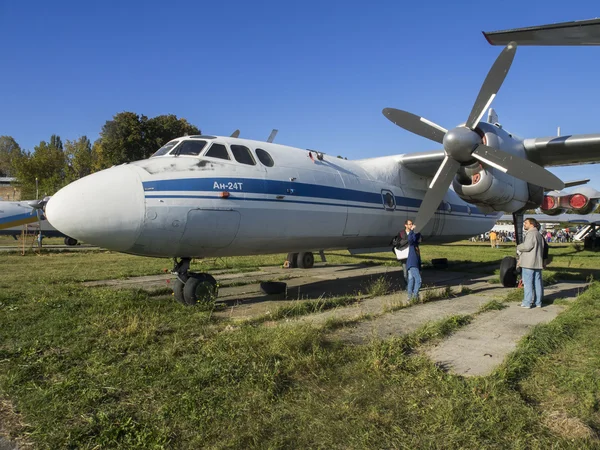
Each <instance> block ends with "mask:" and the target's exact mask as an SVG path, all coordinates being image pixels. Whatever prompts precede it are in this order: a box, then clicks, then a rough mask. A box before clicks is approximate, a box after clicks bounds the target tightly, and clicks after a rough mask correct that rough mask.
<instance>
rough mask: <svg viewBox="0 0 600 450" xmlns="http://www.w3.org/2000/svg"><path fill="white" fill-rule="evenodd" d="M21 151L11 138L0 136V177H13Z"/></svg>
mask: <svg viewBox="0 0 600 450" xmlns="http://www.w3.org/2000/svg"><path fill="white" fill-rule="evenodd" d="M22 156H23V151H22V150H21V147H19V144H17V142H16V141H15V140H14V139H13V137H12V136H0V177H13V176H15V173H16V165H17V161H18V159H20V158H21V157H22Z"/></svg>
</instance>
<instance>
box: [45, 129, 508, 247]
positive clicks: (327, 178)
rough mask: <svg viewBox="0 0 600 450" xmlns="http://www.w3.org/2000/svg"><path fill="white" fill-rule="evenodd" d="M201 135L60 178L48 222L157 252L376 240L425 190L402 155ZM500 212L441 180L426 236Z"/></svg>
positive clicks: (383, 242) (447, 236)
mask: <svg viewBox="0 0 600 450" xmlns="http://www.w3.org/2000/svg"><path fill="white" fill-rule="evenodd" d="M188 139H193V138H190V137H188V138H181V140H188ZM196 139H200V137H197V138H196ZM202 139H204V140H206V141H207V144H206V147H204V149H203V151H202V152H201V153H200V154H199V155H198V156H188V155H178V156H171V155H169V154H167V155H164V156H155V157H152V158H150V159H147V160H142V161H136V162H133V163H130V164H123V165H121V166H116V167H112V168H110V169H106V170H103V171H101V172H97V173H95V174H92V175H89V176H87V177H85V178H82V179H80V180H78V181H76V182H74V183H72V184H70V185H68V186H66V187H65V188H63V189H61V190H60V191H59V192H58V193H57V194H55V195H54V196H53V197H52V198H51V199H50V201H49V202H48V205H47V207H46V215H47V217H48V219H49V221H50V223H52V224H53V225H54V226H55V227H56V228H57V229H58V230H60V231H61V232H63V233H64V234H67V235H69V236H72V237H74V238H76V239H79V240H82V241H85V242H87V243H90V244H94V245H98V246H102V247H105V248H108V249H112V250H116V251H120V252H126V253H132V254H137V255H144V256H155V257H215V256H236V255H252V254H267V253H281V252H294V251H314V250H319V249H376V248H382V247H388V245H389V242H390V240H391V238H392V236H394V235H395V234H397V233H398V231H399V230H400V229H402V228H403V224H404V222H405V220H406V219H408V218H410V219H414V217H415V216H416V214H417V210H418V207H419V205H420V203H421V200H422V198H423V196H424V193H425V189H426V188H427V180H426V179H424V178H422V177H419V176H417V175H415V174H414V173H413V172H411V171H409V170H407V169H406V168H404V167H403V166H402V165H401V163H400V162H399V159H400V158H399V156H400V155H397V156H389V157H382V158H373V159H366V160H359V161H347V160H342V159H340V158H335V157H331V156H329V155H324V157H323V158H322V159H319V157H318V154H317V153H316V152H315V151H310V152H311V153H310V154H309V150H302V149H297V148H292V147H286V146H283V145H278V144H272V143H265V142H259V141H251V140H245V139H237V138H230V137H212V138H211V137H202ZM215 143H218V144H223V145H225V146H226V147H227V151H228V152H229V158H230V159H229V160H225V159H220V158H214V157H210V156H206V153H207V151H208V150H209V149H210V146H211V145H213V144H215ZM230 145H237V146H244V147H246V148H248V149H249V150H250V152H251V154H252V156H253V158H254V160H255V163H256V164H254V165H249V164H242V163H240V162H238V161H236V159H235V158H234V157H232V152H231V147H230ZM257 148H258V149H262V150H264V151H266V152H268V154H269V155H270V156H271V158H272V160H273V162H274V163H273V165H272V167H269V166H267V165H264V164H262V163H261V161H260V160H259V158H257V153H256V149H257ZM311 156H312V157H311ZM498 216H499V214H496V213H494V214H487V215H485V214H484V213H482V212H481V211H479V210H478V209H477V208H476V207H474V206H472V205H469V204H468V203H466V202H464V201H463V200H461V199H460V198H459V197H458V195H457V194H456V193H454V192H453V191H452V190H449V191H448V193H447V195H446V197H445V198H444V202H443V203H442V205H441V206H440V209H439V210H438V212H437V213H436V214H435V216H434V218H433V219H432V220H431V221H430V222H429V223H428V224H427V226H426V227H425V228H424V229H423V230H422V233H423V236H424V237H425V238H426V241H435V242H450V241H455V240H460V239H464V238H467V237H470V236H473V235H476V234H480V233H483V232H485V231H488V230H489V229H491V228H492V226H493V225H494V223H495V221H496V218H497V217H498ZM417 225H419V224H417Z"/></svg>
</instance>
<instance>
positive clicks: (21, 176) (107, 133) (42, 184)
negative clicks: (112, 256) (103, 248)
mask: <svg viewBox="0 0 600 450" xmlns="http://www.w3.org/2000/svg"><path fill="white" fill-rule="evenodd" d="M194 134H201V131H200V129H199V128H198V127H196V126H195V125H192V124H190V123H189V122H188V121H187V120H186V119H184V118H177V116H175V115H173V114H167V115H160V116H156V117H152V118H148V117H146V116H144V115H139V114H136V113H133V112H121V113H118V114H116V115H115V116H113V118H112V120H108V121H106V123H105V124H104V126H103V127H102V131H101V132H100V137H99V138H98V139H97V140H96V141H95V142H94V143H93V144H92V142H91V141H90V140H89V138H88V137H87V136H81V137H80V138H78V139H75V140H72V141H71V140H66V141H65V142H64V143H63V141H62V139H61V138H60V136H58V135H52V136H50V140H49V141H41V142H40V143H39V145H36V146H35V147H34V149H33V151H32V152H29V151H26V150H23V149H22V148H21V147H20V146H19V144H18V143H17V142H16V141H15V139H14V138H13V137H12V136H0V176H2V177H15V178H16V179H17V181H16V183H17V185H18V186H19V187H20V188H21V198H24V199H33V198H35V196H36V178H37V181H38V189H39V194H40V197H41V196H44V195H52V194H54V193H55V192H56V191H58V190H59V189H60V188H62V187H63V186H66V185H67V184H69V183H71V182H72V181H75V180H77V179H79V178H81V177H84V176H86V175H89V174H91V173H93V172H96V171H98V170H102V169H106V168H108V167H112V166H114V165H118V164H123V163H126V162H131V161H137V160H140V159H145V158H148V157H149V156H151V155H152V154H153V153H154V152H155V151H156V150H158V149H159V148H160V147H161V146H163V145H164V144H165V143H167V142H168V141H170V140H171V139H174V138H176V137H180V136H184V135H194Z"/></svg>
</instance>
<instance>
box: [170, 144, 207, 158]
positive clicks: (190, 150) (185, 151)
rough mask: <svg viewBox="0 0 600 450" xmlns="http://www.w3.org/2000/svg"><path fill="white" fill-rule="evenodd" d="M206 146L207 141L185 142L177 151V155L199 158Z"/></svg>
mask: <svg viewBox="0 0 600 450" xmlns="http://www.w3.org/2000/svg"><path fill="white" fill-rule="evenodd" d="M205 146H206V141H200V140H198V141H196V140H194V141H191V140H190V141H183V142H182V143H181V145H180V146H179V147H177V151H176V152H175V153H176V154H177V155H187V156H198V155H199V154H200V152H201V151H202V150H203V149H204V147H205Z"/></svg>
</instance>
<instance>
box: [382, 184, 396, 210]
mask: <svg viewBox="0 0 600 450" xmlns="http://www.w3.org/2000/svg"><path fill="white" fill-rule="evenodd" d="M381 202H382V203H383V207H384V208H385V209H386V210H387V211H395V210H396V197H395V196H394V193H393V192H392V191H390V190H388V189H382V190H381Z"/></svg>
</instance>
